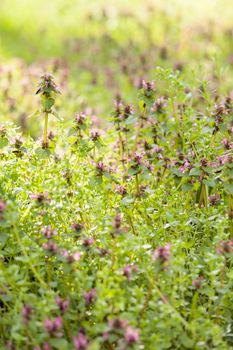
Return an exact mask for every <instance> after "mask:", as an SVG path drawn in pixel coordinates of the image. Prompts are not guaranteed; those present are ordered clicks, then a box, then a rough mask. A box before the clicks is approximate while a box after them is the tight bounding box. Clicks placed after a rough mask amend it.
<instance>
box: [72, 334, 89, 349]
mask: <svg viewBox="0 0 233 350" xmlns="http://www.w3.org/2000/svg"><path fill="white" fill-rule="evenodd" d="M73 343H74V347H75V349H76V350H86V349H87V345H88V339H87V337H86V335H85V334H83V333H82V332H79V333H78V335H77V336H75V337H74V338H73Z"/></svg>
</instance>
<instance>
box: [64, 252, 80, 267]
mask: <svg viewBox="0 0 233 350" xmlns="http://www.w3.org/2000/svg"><path fill="white" fill-rule="evenodd" d="M61 254H62V256H63V257H64V258H66V261H67V262H68V264H72V263H74V262H75V261H79V260H80V257H81V254H80V252H75V253H73V254H69V253H68V251H67V250H65V249H64V250H63V251H62V252H61Z"/></svg>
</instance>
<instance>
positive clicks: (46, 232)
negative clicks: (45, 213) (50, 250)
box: [42, 225, 56, 239]
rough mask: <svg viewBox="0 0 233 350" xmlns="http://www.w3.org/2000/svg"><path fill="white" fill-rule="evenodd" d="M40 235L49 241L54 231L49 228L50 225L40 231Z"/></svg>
mask: <svg viewBox="0 0 233 350" xmlns="http://www.w3.org/2000/svg"><path fill="white" fill-rule="evenodd" d="M42 234H43V235H44V236H45V237H46V238H47V239H51V238H52V237H53V236H54V235H55V234H56V231H54V230H53V229H52V227H51V225H49V226H46V227H44V228H43V229H42Z"/></svg>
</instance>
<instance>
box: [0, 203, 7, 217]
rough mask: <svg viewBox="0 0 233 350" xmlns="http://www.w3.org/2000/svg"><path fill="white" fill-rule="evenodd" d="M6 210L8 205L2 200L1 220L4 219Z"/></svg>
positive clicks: (0, 204)
mask: <svg viewBox="0 0 233 350" xmlns="http://www.w3.org/2000/svg"><path fill="white" fill-rule="evenodd" d="M5 210H6V204H5V203H4V202H3V201H2V200H0V220H2V219H3V214H4V211H5Z"/></svg>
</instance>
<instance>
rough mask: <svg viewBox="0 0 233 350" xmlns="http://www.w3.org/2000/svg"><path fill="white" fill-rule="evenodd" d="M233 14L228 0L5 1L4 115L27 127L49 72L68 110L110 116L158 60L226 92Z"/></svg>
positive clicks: (0, 40) (0, 73)
mask: <svg viewBox="0 0 233 350" xmlns="http://www.w3.org/2000/svg"><path fill="white" fill-rule="evenodd" d="M232 18H233V6H232V1H231V0H202V1H191V0H183V1H182V0H167V1H164V0H143V1H139V0H117V1H114V0H108V1H106V0H89V1H86V0H51V1H48V0H1V1H0V89H1V90H0V102H1V104H0V119H2V120H4V119H10V120H13V121H14V122H16V123H17V124H19V125H20V126H21V127H22V129H23V131H25V132H26V131H27V128H28V125H27V124H28V115H30V114H31V113H33V110H34V109H35V104H36V103H37V99H36V98H35V96H34V92H35V90H36V84H37V82H38V79H39V76H40V75H41V74H42V73H43V72H48V71H49V72H51V73H53V74H54V75H55V78H56V80H57V82H58V84H59V85H60V87H61V90H62V91H63V94H62V97H61V99H60V105H59V106H58V108H59V110H60V112H61V114H62V115H63V117H66V115H68V114H69V115H71V116H72V115H73V114H74V113H75V112H76V111H77V110H79V111H80V110H87V111H88V113H90V114H93V115H94V114H96V115H98V116H99V117H100V118H101V119H103V120H105V119H106V118H107V117H108V115H109V114H110V112H111V108H112V103H113V100H114V98H115V97H116V96H118V95H121V96H123V97H124V99H125V100H127V101H129V102H131V101H133V100H134V99H135V96H136V90H137V88H138V87H140V84H141V81H142V79H143V78H144V79H153V78H154V71H155V68H156V67H157V66H161V67H163V68H164V69H172V70H174V71H178V72H180V74H181V75H182V79H184V81H186V83H187V85H188V86H190V87H195V86H197V85H198V86H201V84H202V82H203V80H207V81H210V82H211V84H210V85H211V91H212V92H213V93H214V94H216V95H217V94H229V93H231V89H232V85H231V84H232V83H231V81H232V77H233V74H232V73H233V50H232V49H233V39H232V37H233V24H232ZM69 101H72V102H69ZM32 121H33V118H32ZM30 123H31V124H30V125H32V124H33V122H31V121H30ZM37 124H38V123H34V124H33V126H32V127H30V128H31V130H32V132H33V134H36V133H37V131H38V125H37Z"/></svg>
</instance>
